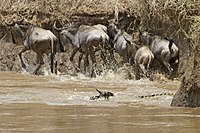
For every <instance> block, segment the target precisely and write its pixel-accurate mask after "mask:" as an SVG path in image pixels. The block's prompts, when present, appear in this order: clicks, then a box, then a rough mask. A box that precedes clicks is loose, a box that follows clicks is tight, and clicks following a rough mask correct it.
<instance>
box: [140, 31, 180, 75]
mask: <svg viewBox="0 0 200 133" xmlns="http://www.w3.org/2000/svg"><path fill="white" fill-rule="evenodd" d="M140 36H141V38H140V39H141V41H142V42H143V43H145V44H146V45H148V46H149V48H150V50H151V51H152V52H153V54H154V56H155V58H156V59H158V60H159V61H161V62H162V63H163V64H164V66H165V67H166V68H167V70H168V71H169V72H170V73H171V72H173V68H172V67H171V65H170V60H171V59H172V58H177V57H178V56H179V55H178V54H179V49H178V47H177V46H176V45H175V43H173V40H172V39H170V40H166V39H162V38H161V37H159V36H157V35H153V34H151V33H148V32H146V31H145V32H143V33H141V35H140ZM175 62H176V63H178V59H177V60H176V61H175Z"/></svg>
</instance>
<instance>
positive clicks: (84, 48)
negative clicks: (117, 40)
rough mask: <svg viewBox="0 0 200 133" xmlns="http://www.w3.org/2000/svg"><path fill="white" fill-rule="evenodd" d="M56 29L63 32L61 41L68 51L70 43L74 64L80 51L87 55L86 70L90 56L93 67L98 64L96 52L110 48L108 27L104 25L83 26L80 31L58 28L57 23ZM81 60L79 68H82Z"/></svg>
mask: <svg viewBox="0 0 200 133" xmlns="http://www.w3.org/2000/svg"><path fill="white" fill-rule="evenodd" d="M54 28H55V29H57V30H58V31H61V32H60V34H59V39H60V42H61V44H62V45H63V46H64V49H68V47H70V46H69V43H66V42H68V41H70V44H71V47H72V53H71V56H70V61H71V62H72V63H73V64H74V66H75V63H74V61H73V58H74V56H75V54H76V53H77V52H78V51H80V52H81V53H82V54H85V57H86V58H85V63H84V68H85V69H86V67H87V66H88V65H89V60H88V56H89V55H90V56H91V59H92V63H93V65H94V64H96V58H95V52H96V51H97V50H98V49H100V50H102V51H103V50H104V49H105V48H106V47H107V46H108V42H109V36H108V35H107V34H106V32H105V31H106V30H107V29H106V27H105V26H103V25H100V24H98V25H94V26H89V25H81V26H80V27H79V28H78V29H76V28H70V27H69V28H66V29H62V28H57V27H56V23H54ZM80 60H81V58H79V68H80Z"/></svg>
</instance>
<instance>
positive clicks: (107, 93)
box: [90, 89, 114, 100]
mask: <svg viewBox="0 0 200 133" xmlns="http://www.w3.org/2000/svg"><path fill="white" fill-rule="evenodd" d="M96 90H97V91H98V92H99V95H98V96H93V97H90V100H96V99H99V98H104V99H106V100H109V97H111V96H112V97H113V96H114V94H113V93H112V92H103V91H100V90H98V89H96Z"/></svg>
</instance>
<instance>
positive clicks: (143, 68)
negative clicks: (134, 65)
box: [139, 64, 146, 75]
mask: <svg viewBox="0 0 200 133" xmlns="http://www.w3.org/2000/svg"><path fill="white" fill-rule="evenodd" d="M139 67H140V69H141V70H142V72H143V74H144V75H146V69H145V66H144V64H140V65H139Z"/></svg>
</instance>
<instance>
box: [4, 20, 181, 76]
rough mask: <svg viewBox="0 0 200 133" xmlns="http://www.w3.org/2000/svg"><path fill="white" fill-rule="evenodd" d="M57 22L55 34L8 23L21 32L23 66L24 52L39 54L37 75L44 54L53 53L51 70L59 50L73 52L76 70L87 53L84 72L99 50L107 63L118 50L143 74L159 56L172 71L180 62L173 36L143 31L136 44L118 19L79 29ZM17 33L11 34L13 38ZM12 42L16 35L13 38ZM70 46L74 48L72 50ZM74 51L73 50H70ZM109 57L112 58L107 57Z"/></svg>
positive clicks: (22, 63)
mask: <svg viewBox="0 0 200 133" xmlns="http://www.w3.org/2000/svg"><path fill="white" fill-rule="evenodd" d="M56 23H57V21H55V22H54V24H53V28H54V29H55V30H56V31H57V32H59V34H58V36H57V37H56V36H55V35H54V34H53V33H52V31H50V30H46V29H43V28H40V27H36V26H33V25H31V24H28V25H27V24H26V25H24V24H22V21H20V22H14V21H12V22H6V24H7V26H10V27H11V28H12V30H11V33H12V31H13V30H15V32H17V33H18V34H19V35H20V38H21V39H22V41H23V46H24V48H23V49H22V50H21V51H20V52H19V58H20V61H21V65H22V67H26V65H25V64H24V62H23V60H22V53H24V52H25V51H27V50H32V51H34V52H35V53H36V55H37V67H36V69H35V70H34V71H33V73H34V74H37V72H38V70H39V69H40V67H41V65H42V64H44V62H43V54H44V53H48V52H49V51H50V53H51V56H50V57H51V72H52V73H53V72H56V71H57V70H53V69H54V66H56V65H55V64H56V62H57V61H55V60H54V59H56V58H55V55H56V52H57V51H65V52H70V53H71V55H70V61H71V62H72V64H73V66H74V67H75V68H76V69H79V70H81V60H82V57H83V56H84V57H85V58H83V59H84V68H83V70H84V71H87V70H88V67H89V57H90V58H91V61H92V68H93V69H94V68H95V66H96V64H97V61H96V57H95V53H96V52H97V51H100V53H101V58H102V60H103V63H104V64H105V65H106V64H107V63H108V60H113V61H115V62H116V59H115V57H114V52H116V53H118V54H119V56H120V57H122V59H123V63H130V64H131V65H134V66H135V68H139V69H140V71H141V73H143V74H144V75H146V76H147V77H148V75H149V67H150V63H151V62H152V60H154V59H157V60H158V61H160V62H162V63H163V65H164V66H165V67H166V69H167V70H168V71H169V73H172V72H173V68H172V67H171V64H170V60H171V59H172V58H176V60H175V61H174V63H178V62H179V61H178V56H179V49H178V47H177V46H176V45H175V43H174V42H173V40H172V39H168V40H167V39H163V38H162V37H161V36H158V35H154V34H152V33H148V32H147V31H140V30H138V32H139V33H140V36H139V43H140V44H136V43H135V42H134V41H133V39H132V36H131V35H129V34H127V33H126V32H125V31H124V30H123V29H120V28H119V27H118V26H117V22H116V21H115V20H114V19H113V20H109V21H108V24H107V25H106V26H105V25H102V24H97V25H80V26H79V27H78V28H77V27H74V26H73V24H70V25H69V26H67V27H59V28H58V27H57V24H56ZM13 36H14V34H13V33H12V37H13ZM13 42H15V41H14V37H13ZM69 47H71V49H69ZM69 50H72V51H69ZM78 52H80V55H79V61H78V66H77V65H76V63H75V62H74V60H73V58H74V56H75V55H76V54H77V53H78ZM108 56H109V58H108Z"/></svg>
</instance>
